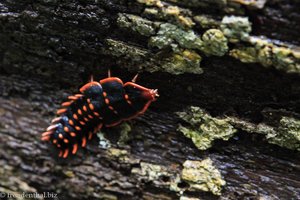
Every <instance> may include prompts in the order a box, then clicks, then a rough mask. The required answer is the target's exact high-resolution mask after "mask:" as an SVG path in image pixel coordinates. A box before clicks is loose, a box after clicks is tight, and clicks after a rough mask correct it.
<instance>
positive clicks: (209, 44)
mask: <svg viewBox="0 0 300 200" xmlns="http://www.w3.org/2000/svg"><path fill="white" fill-rule="evenodd" d="M191 2H193V3H191ZM299 10H300V4H299V2H297V1H296V0H289V1H283V0H277V1H266V0H265V1H243V0H228V1H221V0H214V1H206V0H205V1H200V0H199V1H197V0H195V1H186V0H184V1H177V0H165V1H160V0H136V1H135V0H131V1H130V0H127V1H126V0H121V1H117V0H103V1H75V0H74V1H66V2H64V3H61V2H60V3H59V2H56V1H53V2H51V1H46V0H40V1H35V2H32V1H22V2H19V1H8V0H4V1H2V2H1V3H0V13H1V15H0V27H1V32H0V40H1V42H0V77H1V78H0V81H1V82H0V105H1V106H0V119H1V120H0V136H1V137H0V138H1V139H0V155H1V159H0V164H1V166H2V167H1V168H0V180H1V181H0V192H1V193H0V195H2V196H1V198H2V197H4V199H13V198H12V195H14V196H15V197H16V199H32V196H29V194H39V195H41V194H44V196H42V197H41V196H35V197H34V198H36V199H43V198H46V197H49V199H194V198H195V199H260V198H261V199H299V198H300V189H299V188H300V178H299V175H300V162H299V160H300V159H299V158H300V157H299V150H300V139H299V134H300V122H299V120H300V78H299V72H300V64H299V63H300V61H299V60H300V53H299V45H300V38H299V31H300V23H299V22H300V13H299ZM230 16H240V18H239V17H235V18H230ZM245 17H248V19H249V21H250V23H249V21H247V19H246V18H245ZM230 20H232V21H233V22H232V21H230ZM228 21H229V22H228ZM231 23H233V24H231ZM257 36H264V37H265V39H262V38H259V37H257ZM262 43H263V45H262ZM278 52H279V53H278ZM108 69H111V71H112V74H113V76H117V77H120V78H121V79H122V80H124V82H126V81H129V80H131V79H132V77H133V76H134V75H135V74H136V73H137V72H139V73H140V76H139V79H138V83H139V84H141V85H144V86H146V87H150V88H157V89H158V90H159V93H160V97H159V99H158V101H156V102H154V103H153V104H152V105H151V107H150V109H149V110H148V111H147V112H146V113H145V114H144V115H143V116H141V117H138V118H136V119H134V120H132V121H130V122H128V123H126V124H123V125H121V126H118V127H114V128H107V129H104V130H102V132H104V133H105V134H104V135H105V137H106V139H107V140H108V141H107V140H103V138H102V139H100V143H99V138H94V139H93V140H92V141H91V142H90V143H89V144H88V147H87V148H86V149H82V150H80V151H79V153H78V154H77V155H76V156H71V157H68V158H67V159H62V158H58V156H57V150H56V149H55V148H54V147H53V146H52V145H50V144H47V143H45V142H42V141H41V140H40V137H41V133H42V132H43V131H44V130H45V128H46V127H48V125H49V123H50V121H51V119H52V118H54V116H55V112H56V109H57V108H58V107H59V105H60V103H61V102H63V101H64V100H65V99H66V97H67V96H68V95H71V94H73V93H77V91H78V88H80V86H82V85H83V84H85V83H86V82H87V81H88V79H89V77H90V75H93V76H94V79H96V80H99V79H103V78H105V77H107V70H108ZM191 106H193V107H199V108H201V110H203V112H204V113H205V114H203V115H201V117H200V118H201V120H202V121H201V120H200V121H201V122H197V123H196V125H195V124H193V123H192V122H191V119H190V120H187V119H186V118H184V117H182V115H181V114H180V113H179V114H178V112H181V113H182V112H184V113H189V114H191V113H190V112H191V111H190V107H191ZM203 116H205V117H203ZM203 120H204V121H203ZM205 120H208V121H209V122H212V123H213V125H214V126H215V125H216V127H217V129H218V127H219V125H220V124H219V123H223V121H222V120H225V122H224V123H226V124H227V125H228V126H230V127H232V129H234V131H233V132H234V133H233V132H232V134H230V137H228V138H222V137H220V138H218V137H217V135H215V136H214V137H216V138H217V139H216V140H215V141H213V142H212V143H211V145H210V146H211V147H209V148H205V149H201V148H200V147H199V146H198V145H197V144H196V142H195V141H194V140H193V139H194V136H186V134H185V133H184V132H183V131H182V129H181V128H180V127H187V128H186V130H195V131H199V130H198V128H199V123H200V125H201V124H202V125H203V124H204V126H206V125H207V124H205V123H206V122H207V121H205ZM285 120H286V121H285ZM221 121H222V122H221ZM284 122H286V123H284ZM218 130H219V129H218ZM214 133H215V134H217V133H216V132H214ZM272 134H273V135H272ZM98 135H101V134H98ZM274 135H275V136H274ZM297 135H298V136H297ZM193 141H194V142H193ZM103 142H104V143H105V144H108V143H110V146H109V147H107V148H103V145H102V146H99V144H103ZM197 147H198V148H197ZM203 161H204V162H203ZM206 161H207V162H206ZM191 163H192V164H191ZM207 163H208V164H207ZM190 164H191V165H193V166H192V167H191V166H189V165H190ZM210 164H211V165H212V166H210ZM206 165H209V166H208V168H209V169H210V170H211V169H213V170H212V171H210V170H208V168H206ZM195 166H200V167H199V170H198V168H197V167H195ZM202 168H203V169H204V170H207V173H208V174H209V177H208V179H207V180H206V181H202V182H201V181H200V179H199V180H198V179H197V180H195V177H194V176H196V175H195V174H194V175H193V177H192V178H188V177H186V176H185V173H187V172H190V171H189V170H191V169H192V170H196V172H195V171H193V172H195V173H198V172H199V173H200V177H204V176H206V175H205V174H203V172H202V171H201V170H202ZM197 170H198V171H197ZM187 175H190V174H188V173H187ZM211 176H212V177H214V178H213V181H212V180H211V179H210V177H211ZM193 178H194V179H193ZM224 181H226V184H225V182H224ZM211 184H212V185H211ZM199 185H201V187H198V186H199ZM216 188H217V189H216ZM221 188H222V190H221ZM43 192H48V193H43ZM22 194H23V196H22ZM26 195H27V196H26ZM45 195H46V197H45ZM47 195H48V196H47Z"/></svg>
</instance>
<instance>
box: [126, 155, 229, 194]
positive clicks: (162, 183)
mask: <svg viewBox="0 0 300 200" xmlns="http://www.w3.org/2000/svg"><path fill="white" fill-rule="evenodd" d="M131 173H132V174H136V175H138V178H139V179H142V180H147V181H152V182H153V184H154V185H156V186H159V187H164V188H169V190H170V191H174V192H177V193H178V194H179V195H180V196H182V195H183V194H184V192H185V191H205V192H211V193H213V194H214V195H220V194H221V187H222V186H223V185H225V181H224V180H223V179H222V177H221V174H220V172H219V171H218V170H217V169H216V168H215V167H214V166H213V163H212V161H211V160H210V159H209V158H208V159H205V160H203V161H190V160H187V161H185V162H184V164H183V169H182V170H179V168H177V169H176V168H175V169H174V168H171V167H168V166H162V165H158V164H152V163H146V162H141V163H140V167H134V168H133V169H132V170H131ZM183 182H185V183H188V184H187V185H186V187H181V186H180V184H181V183H183Z"/></svg>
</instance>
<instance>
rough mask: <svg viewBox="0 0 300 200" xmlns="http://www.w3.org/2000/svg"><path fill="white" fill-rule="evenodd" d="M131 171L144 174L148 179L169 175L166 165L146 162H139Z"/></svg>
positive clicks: (152, 179) (154, 179)
mask: <svg viewBox="0 0 300 200" xmlns="http://www.w3.org/2000/svg"><path fill="white" fill-rule="evenodd" d="M131 173H133V174H138V175H140V176H144V177H146V178H147V180H149V181H156V180H159V178H160V177H162V176H167V177H169V176H171V174H170V173H169V172H168V170H167V168H166V167H164V166H161V165H156V164H151V163H146V162H141V163H140V168H133V169H132V170H131Z"/></svg>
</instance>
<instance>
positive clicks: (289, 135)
mask: <svg viewBox="0 0 300 200" xmlns="http://www.w3.org/2000/svg"><path fill="white" fill-rule="evenodd" d="M228 119H229V121H230V123H231V124H232V125H233V126H235V127H237V128H240V129H242V130H244V131H247V132H249V133H259V134H263V135H265V136H266V139H267V141H268V142H269V143H271V144H276V145H279V146H281V147H284V148H288V149H292V150H297V151H300V120H298V119H295V118H292V117H282V118H281V119H280V121H279V123H278V126H277V127H276V126H270V125H267V124H265V123H260V124H253V123H250V122H246V121H243V120H241V119H237V118H234V117H230V118H228Z"/></svg>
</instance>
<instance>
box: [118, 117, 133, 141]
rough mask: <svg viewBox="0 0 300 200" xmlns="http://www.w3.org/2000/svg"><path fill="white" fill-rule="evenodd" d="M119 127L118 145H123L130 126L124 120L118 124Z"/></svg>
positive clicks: (127, 137)
mask: <svg viewBox="0 0 300 200" xmlns="http://www.w3.org/2000/svg"><path fill="white" fill-rule="evenodd" d="M119 129H120V137H119V140H118V145H120V146H124V145H125V144H126V143H127V142H128V140H129V139H130V136H129V133H130V131H131V126H130V125H129V124H128V123H126V122H124V123H122V124H121V125H120V126H119Z"/></svg>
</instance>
